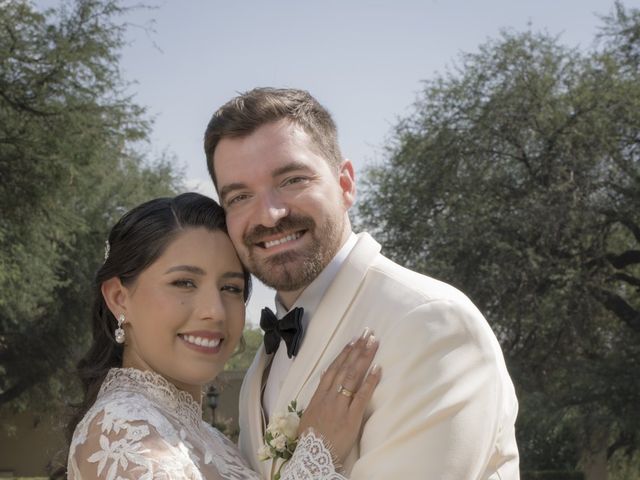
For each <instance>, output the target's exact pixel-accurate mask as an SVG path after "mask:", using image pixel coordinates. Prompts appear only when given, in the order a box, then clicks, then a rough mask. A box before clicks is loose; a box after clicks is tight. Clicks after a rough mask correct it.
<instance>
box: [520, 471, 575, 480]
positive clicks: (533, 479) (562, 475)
mask: <svg viewBox="0 0 640 480" xmlns="http://www.w3.org/2000/svg"><path fill="white" fill-rule="evenodd" d="M522 480H584V474H583V473H582V472H571V471H562V470H538V471H531V472H527V471H523V472H522Z"/></svg>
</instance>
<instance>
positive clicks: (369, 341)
mask: <svg viewBox="0 0 640 480" xmlns="http://www.w3.org/2000/svg"><path fill="white" fill-rule="evenodd" d="M377 341H378V340H377V339H376V337H375V336H374V335H371V336H370V337H369V338H367V344H366V348H371V347H373V345H374V344H375V343H376V342H377Z"/></svg>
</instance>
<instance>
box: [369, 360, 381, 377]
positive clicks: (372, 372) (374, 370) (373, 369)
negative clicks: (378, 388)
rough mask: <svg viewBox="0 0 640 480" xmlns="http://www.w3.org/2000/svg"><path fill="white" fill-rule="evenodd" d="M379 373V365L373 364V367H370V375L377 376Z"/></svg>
mask: <svg viewBox="0 0 640 480" xmlns="http://www.w3.org/2000/svg"><path fill="white" fill-rule="evenodd" d="M379 371H380V365H378V364H377V363H374V364H373V367H371V374H372V375H377V374H378V372H379Z"/></svg>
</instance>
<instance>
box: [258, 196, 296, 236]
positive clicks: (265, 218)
mask: <svg viewBox="0 0 640 480" xmlns="http://www.w3.org/2000/svg"><path fill="white" fill-rule="evenodd" d="M259 208H260V213H259V218H258V220H259V222H260V224H261V225H262V226H264V227H268V228H273V227H275V226H276V225H277V224H278V222H279V221H280V220H281V219H282V218H284V217H286V216H287V215H289V208H288V207H287V206H286V205H285V203H284V202H283V201H282V200H281V198H280V196H279V195H278V194H277V193H267V194H265V195H263V197H262V198H261V201H260V206H259Z"/></svg>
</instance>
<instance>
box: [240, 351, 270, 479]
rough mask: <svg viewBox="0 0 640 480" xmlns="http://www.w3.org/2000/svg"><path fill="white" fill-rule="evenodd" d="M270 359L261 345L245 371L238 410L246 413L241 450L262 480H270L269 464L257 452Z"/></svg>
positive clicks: (262, 431) (261, 439) (262, 425)
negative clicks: (264, 378) (264, 380)
mask: <svg viewBox="0 0 640 480" xmlns="http://www.w3.org/2000/svg"><path fill="white" fill-rule="evenodd" d="M272 358H273V355H267V354H266V353H265V351H264V345H261V346H260V348H259V349H258V352H257V353H256V356H255V358H254V359H253V362H252V363H251V366H250V367H249V370H247V373H246V376H245V381H244V383H243V385H242V391H241V396H240V400H241V401H240V408H241V410H242V411H244V412H246V422H242V424H241V425H240V428H241V429H243V430H244V432H243V445H241V449H242V451H243V453H244V454H245V456H247V457H248V459H249V460H250V463H251V464H252V465H253V466H254V469H256V470H257V471H261V472H262V474H263V477H264V478H270V476H269V472H270V470H271V462H270V461H264V462H263V461H260V460H259V459H258V453H257V452H258V449H259V448H260V447H261V446H262V443H263V437H264V430H265V424H264V418H265V417H264V411H263V409H262V386H263V377H264V374H265V371H266V369H267V368H268V366H269V364H270V363H271V359H272Z"/></svg>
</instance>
